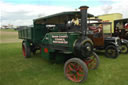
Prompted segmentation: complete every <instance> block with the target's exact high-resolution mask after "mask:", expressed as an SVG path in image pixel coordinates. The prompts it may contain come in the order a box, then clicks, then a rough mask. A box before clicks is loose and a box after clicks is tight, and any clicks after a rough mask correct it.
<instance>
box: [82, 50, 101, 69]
mask: <svg viewBox="0 0 128 85" xmlns="http://www.w3.org/2000/svg"><path fill="white" fill-rule="evenodd" d="M84 61H85V63H86V64H87V66H88V69H97V68H98V66H99V63H100V59H99V57H98V55H97V54H96V53H94V52H93V54H92V55H91V56H90V57H89V58H88V59H86V60H84Z"/></svg>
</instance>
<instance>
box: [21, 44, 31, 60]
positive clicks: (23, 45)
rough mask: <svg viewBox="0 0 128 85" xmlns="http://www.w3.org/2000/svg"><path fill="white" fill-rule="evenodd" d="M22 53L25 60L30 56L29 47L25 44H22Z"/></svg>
mask: <svg viewBox="0 0 128 85" xmlns="http://www.w3.org/2000/svg"><path fill="white" fill-rule="evenodd" d="M22 52H23V56H24V57H25V58H30V56H31V51H30V47H29V46H27V45H26V43H25V42H23V43H22Z"/></svg>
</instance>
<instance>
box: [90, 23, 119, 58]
mask: <svg viewBox="0 0 128 85" xmlns="http://www.w3.org/2000/svg"><path fill="white" fill-rule="evenodd" d="M111 27H112V26H111V23H110V22H95V23H89V24H88V30H89V31H88V37H89V38H91V39H92V41H93V42H94V48H96V50H105V55H106V56H107V57H109V58H117V57H118V55H119V52H120V38H119V37H112V31H111Z"/></svg>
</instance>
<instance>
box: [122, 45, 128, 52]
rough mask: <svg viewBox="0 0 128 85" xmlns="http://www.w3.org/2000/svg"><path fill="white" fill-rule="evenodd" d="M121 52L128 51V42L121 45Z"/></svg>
mask: <svg viewBox="0 0 128 85" xmlns="http://www.w3.org/2000/svg"><path fill="white" fill-rule="evenodd" d="M121 53H123V54H126V53H128V46H127V45H126V44H122V45H121Z"/></svg>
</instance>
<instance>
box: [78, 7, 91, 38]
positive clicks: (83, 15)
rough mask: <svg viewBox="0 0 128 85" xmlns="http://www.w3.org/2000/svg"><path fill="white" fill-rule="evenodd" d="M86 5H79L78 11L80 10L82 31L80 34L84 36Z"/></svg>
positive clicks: (85, 29) (85, 30)
mask: <svg viewBox="0 0 128 85" xmlns="http://www.w3.org/2000/svg"><path fill="white" fill-rule="evenodd" d="M88 8H89V7H88V6H81V7H80V11H81V31H82V36H86V32H87V15H88V14H87V9H88Z"/></svg>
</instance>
